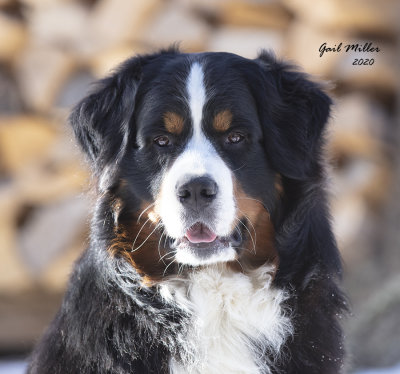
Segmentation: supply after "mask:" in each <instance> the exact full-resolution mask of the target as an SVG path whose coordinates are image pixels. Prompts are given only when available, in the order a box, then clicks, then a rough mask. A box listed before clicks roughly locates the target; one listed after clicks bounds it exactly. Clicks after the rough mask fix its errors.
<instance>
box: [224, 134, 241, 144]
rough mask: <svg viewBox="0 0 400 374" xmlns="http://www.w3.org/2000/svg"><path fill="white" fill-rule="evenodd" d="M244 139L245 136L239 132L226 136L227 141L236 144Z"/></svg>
mask: <svg viewBox="0 0 400 374" xmlns="http://www.w3.org/2000/svg"><path fill="white" fill-rule="evenodd" d="M243 139H244V136H243V135H242V134H240V133H238V132H232V133H230V134H229V135H228V137H227V138H226V141H227V143H230V144H236V143H240V142H241V141H242V140H243Z"/></svg>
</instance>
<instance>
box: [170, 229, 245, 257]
mask: <svg viewBox="0 0 400 374" xmlns="http://www.w3.org/2000/svg"><path fill="white" fill-rule="evenodd" d="M241 243H242V233H241V232H240V230H239V229H235V230H233V232H232V234H230V235H228V236H218V235H217V234H216V233H215V232H214V231H213V230H212V229H211V228H210V227H208V226H207V225H205V224H204V223H202V222H196V223H195V224H193V225H192V226H190V227H189V229H187V230H186V233H185V235H184V236H183V237H182V238H179V239H175V240H174V241H173V243H172V247H173V248H174V249H175V250H176V251H177V259H178V261H179V259H181V258H187V256H189V257H191V258H196V259H197V260H198V261H199V262H201V263H203V262H204V261H205V262H219V261H225V260H226V261H229V260H233V259H234V257H235V256H236V252H237V247H239V246H240V244H241ZM183 254H185V256H183ZM179 262H180V261H179ZM182 262H187V263H191V262H195V261H187V260H183V261H182Z"/></svg>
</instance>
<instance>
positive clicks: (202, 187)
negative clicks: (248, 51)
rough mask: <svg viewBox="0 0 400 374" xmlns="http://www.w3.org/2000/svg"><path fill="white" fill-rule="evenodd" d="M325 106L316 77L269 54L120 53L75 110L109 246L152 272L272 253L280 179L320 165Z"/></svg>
mask: <svg viewBox="0 0 400 374" xmlns="http://www.w3.org/2000/svg"><path fill="white" fill-rule="evenodd" d="M329 106H330V99H329V98H328V97H327V96H326V95H325V94H324V93H323V92H322V91H321V90H320V88H319V87H318V85H316V84H315V83H313V82H311V81H309V80H308V79H307V77H306V76H305V75H304V74H301V73H298V72H296V71H295V70H294V69H293V68H292V67H291V66H289V65H287V64H284V63H281V62H277V61H276V60H275V58H274V57H273V56H271V55H270V54H268V53H266V52H264V53H262V54H261V55H260V56H259V57H258V58H257V59H255V60H248V59H245V58H242V57H239V56H237V55H233V54H229V53H204V54H182V53H179V52H177V51H175V50H168V51H163V52H160V53H157V54H153V55H147V56H140V57H135V58H132V59H130V60H128V61H126V62H125V63H124V64H123V65H122V66H121V67H120V68H119V69H118V70H117V71H116V72H115V73H114V74H113V75H111V76H110V77H108V78H106V79H105V80H103V81H101V82H100V83H99V85H98V87H97V89H96V90H95V91H94V92H93V93H92V94H91V95H89V96H88V97H87V98H85V99H84V100H83V101H82V102H81V103H80V104H78V106H77V107H76V108H75V110H74V112H73V113H72V115H71V123H72V126H73V128H74V131H75V134H76V136H77V139H78V140H79V142H80V145H81V146H82V148H83V150H84V151H85V152H86V154H87V155H88V157H89V160H90V162H91V165H92V167H93V170H94V173H95V174H96V175H97V176H98V181H99V189H100V192H101V194H100V195H101V196H102V199H103V204H100V205H101V206H102V208H101V209H100V208H99V209H100V215H101V217H97V218H98V219H99V220H101V223H99V227H101V225H103V227H104V222H107V224H108V225H109V226H112V230H109V232H108V234H107V235H108V239H109V241H110V248H111V251H112V252H113V253H114V254H123V255H124V256H125V257H126V258H128V259H129V260H130V261H131V262H132V264H134V266H135V267H136V268H137V269H138V270H139V272H140V273H141V274H142V275H145V276H147V277H149V278H151V277H152V278H154V279H155V278H159V277H160V276H162V275H163V274H165V272H167V273H168V272H169V270H167V269H166V268H167V267H169V265H171V264H172V263H173V264H178V266H179V264H182V265H190V266H202V265H206V264H210V263H216V262H229V263H232V262H234V261H235V260H238V262H239V263H240V264H243V263H245V264H259V263H263V262H266V261H268V260H269V261H273V260H274V259H275V260H276V252H275V250H274V231H275V230H276V229H277V225H279V222H280V215H281V214H282V212H284V211H285V209H286V210H287V209H289V208H288V205H290V204H288V203H287V202H286V203H285V198H284V196H283V195H285V193H286V192H287V191H285V188H287V187H286V185H287V181H298V182H299V183H301V181H305V180H310V179H312V178H316V177H317V176H318V175H319V173H320V167H319V150H320V146H321V133H322V130H323V127H324V124H325V122H326V120H327V118H328V115H329ZM291 186H293V184H292V185H291ZM292 189H293V188H292ZM291 193H293V194H296V191H291ZM108 210H109V211H108ZM111 214H112V217H113V219H112V220H110V219H109V220H107V221H105V218H104V217H109V216H111ZM284 214H286V213H284ZM173 267H174V266H171V268H170V269H172V268H173Z"/></svg>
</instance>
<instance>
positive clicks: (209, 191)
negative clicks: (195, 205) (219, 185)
mask: <svg viewBox="0 0 400 374" xmlns="http://www.w3.org/2000/svg"><path fill="white" fill-rule="evenodd" d="M216 194H217V189H216V188H214V187H213V186H212V187H208V188H203V189H202V190H201V191H200V195H201V196H202V197H205V198H207V199H210V198H213V197H215V195H216Z"/></svg>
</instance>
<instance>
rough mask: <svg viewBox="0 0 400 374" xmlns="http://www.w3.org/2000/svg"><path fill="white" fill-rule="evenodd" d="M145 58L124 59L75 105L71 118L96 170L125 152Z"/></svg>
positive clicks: (83, 147)
mask: <svg viewBox="0 0 400 374" xmlns="http://www.w3.org/2000/svg"><path fill="white" fill-rule="evenodd" d="M141 65H142V61H141V58H140V57H138V58H133V59H131V60H128V61H127V62H126V63H124V64H123V65H122V66H121V67H120V68H119V69H118V70H117V71H116V72H114V73H113V74H112V75H111V76H109V77H108V78H105V79H103V80H101V81H99V82H98V83H97V84H96V86H95V89H94V90H93V92H92V93H91V94H89V95H88V96H87V97H86V98H84V99H83V100H82V101H81V102H80V103H78V104H77V105H76V107H75V108H74V109H73V111H72V113H71V115H70V117H69V122H70V124H71V125H72V128H73V130H74V133H75V136H76V138H77V140H78V142H79V144H80V146H81V148H82V149H83V151H84V152H85V153H86V155H87V156H88V159H89V162H90V164H91V166H92V168H93V171H94V173H95V174H97V175H99V174H100V173H101V172H102V170H103V169H104V168H105V167H106V166H107V165H110V164H111V163H115V162H117V161H118V160H117V159H118V157H120V155H121V153H122V152H123V148H124V146H125V143H126V141H127V137H128V135H129V124H130V121H131V118H132V115H133V111H134V107H135V95H136V91H137V88H138V83H139V79H140V70H141Z"/></svg>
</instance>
